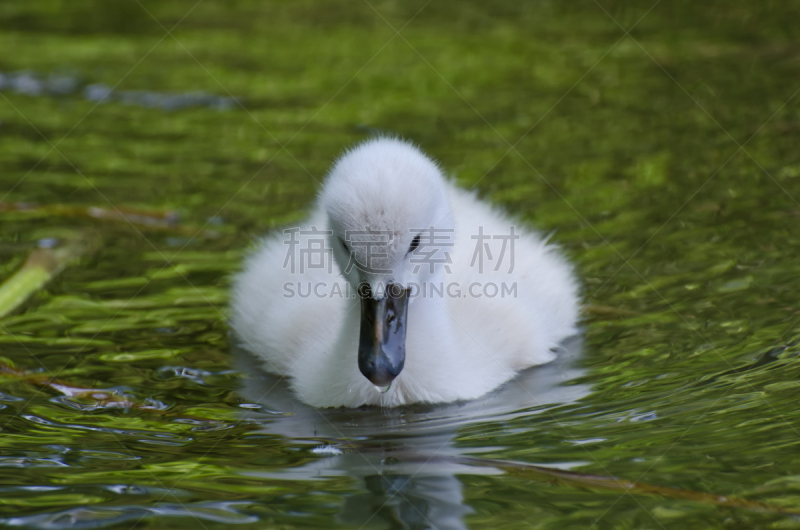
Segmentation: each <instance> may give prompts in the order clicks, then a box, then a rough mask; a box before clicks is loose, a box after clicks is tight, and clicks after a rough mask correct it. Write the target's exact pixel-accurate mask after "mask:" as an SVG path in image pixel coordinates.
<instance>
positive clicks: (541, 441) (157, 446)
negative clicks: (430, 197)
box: [0, 0, 800, 528]
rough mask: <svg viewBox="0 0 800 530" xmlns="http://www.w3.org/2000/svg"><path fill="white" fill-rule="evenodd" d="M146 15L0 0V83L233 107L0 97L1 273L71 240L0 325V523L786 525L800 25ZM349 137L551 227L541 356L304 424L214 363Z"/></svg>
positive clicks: (251, 13)
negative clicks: (66, 258)
mask: <svg viewBox="0 0 800 530" xmlns="http://www.w3.org/2000/svg"><path fill="white" fill-rule="evenodd" d="M143 5H144V7H145V8H146V9H144V8H142V7H141V6H140V5H137V4H136V3H123V4H119V3H106V2H99V1H96V2H95V1H89V0H83V1H80V2H72V3H70V4H69V6H67V5H62V4H61V3H59V2H55V1H53V2H36V3H27V2H21V1H19V2H18V1H7V2H4V3H3V6H2V7H0V13H2V16H0V21H2V22H0V24H2V25H3V31H0V49H3V50H14V53H13V54H11V53H7V54H3V55H2V57H0V71H2V72H4V73H13V72H32V73H36V75H40V76H42V77H43V78H48V79H49V77H48V76H50V75H51V74H52V75H56V76H60V77H58V78H59V79H62V80H63V79H76V80H79V82H80V83H81V84H80V86H81V87H84V86H90V85H100V86H104V87H111V88H113V89H114V90H115V91H116V93H119V94H121V93H123V92H130V93H136V94H144V93H152V94H161V95H165V94H166V95H186V94H197V93H202V94H207V95H209V96H214V97H217V98H224V100H225V101H229V100H230V101H232V102H234V106H233V107H230V108H228V109H227V111H226V112H219V110H218V109H215V108H211V107H210V106H207V105H206V106H203V105H199V106H194V107H185V106H184V107H180V108H175V109H173V110H170V111H169V112H167V111H166V110H165V109H164V108H161V107H158V106H155V108H151V107H148V106H143V105H136V104H132V105H126V104H125V102H124V101H117V100H115V101H109V102H107V103H103V104H100V105H98V104H97V101H91V100H87V99H86V98H85V97H84V95H83V92H81V91H79V90H77V89H76V91H74V92H70V91H67V90H62V92H63V93H54V92H53V91H41V93H32V92H30V91H28V92H25V91H14V90H4V91H2V92H0V191H2V194H1V195H0V196H3V198H2V199H1V200H2V202H3V203H4V205H3V206H2V207H0V219H2V225H0V279H3V280H5V279H7V278H8V277H9V276H10V275H11V274H12V273H13V272H14V271H16V270H18V268H19V267H20V266H21V265H22V263H23V262H24V260H25V258H26V256H27V255H28V253H29V252H32V251H33V250H34V249H37V248H40V247H41V248H46V247H48V246H50V247H52V246H53V245H54V244H55V245H56V246H57V244H58V242H63V241H66V240H69V239H70V238H74V237H78V238H83V239H86V240H87V241H91V242H92V244H87V246H86V249H87V250H86V252H85V254H84V256H83V257H82V258H81V259H80V260H78V261H76V262H73V263H72V264H70V266H68V267H67V268H65V270H64V271H63V272H62V273H61V274H60V275H59V276H58V278H57V279H56V280H55V281H54V282H52V283H51V284H49V286H48V287H47V288H46V289H45V290H43V291H41V292H39V293H37V294H36V295H35V296H34V297H32V299H30V300H29V301H28V302H27V303H26V304H25V306H24V307H22V308H21V309H20V310H18V311H16V312H15V313H13V314H12V315H10V316H8V317H5V318H3V319H2V320H0V344H2V351H1V352H0V356H2V359H0V360H2V361H3V363H4V366H14V367H16V370H17V371H16V372H13V373H11V372H9V371H8V370H6V371H4V372H3V373H2V374H0V416H2V417H0V429H2V436H0V491H1V492H2V495H0V497H2V503H0V521H1V522H2V524H4V525H9V526H12V525H16V526H27V527H32V528H67V527H69V528H131V527H132V526H135V525H137V524H138V525H139V526H141V527H154V528H164V527H168V528H169V527H175V528H187V527H197V528H223V527H229V526H231V525H234V524H236V525H237V526H238V527H241V528H248V527H251V528H263V527H265V526H271V525H272V526H277V525H282V526H285V527H314V528H320V527H342V528H359V527H362V526H363V527H365V528H402V527H407V528H425V527H434V526H435V527H439V528H460V527H465V526H466V527H474V528H484V527H492V528H519V527H520V526H521V525H522V524H523V523H524V524H526V525H528V526H531V527H542V528H590V527H592V526H594V527H598V528H605V527H614V528H686V527H723V526H724V527H732V528H753V527H775V528H792V527H796V526H800V520H798V518H797V517H796V516H793V515H791V514H787V513H785V512H782V511H781V510H788V511H795V512H796V511H800V497H798V484H800V464H798V458H797V454H798V444H799V443H800V442H798V440H800V417H799V416H800V415H798V412H797V392H798V382H797V381H798V375H800V357H798V352H800V343H799V342H798V341H799V340H800V333H798V323H799V322H800V313H798V310H797V303H796V299H797V296H796V293H797V292H798V290H799V289H798V287H800V286H798V280H797V273H796V262H797V258H798V256H799V255H800V240H799V239H798V234H797V229H796V228H795V227H796V225H797V223H796V219H797V217H798V213H800V203H799V202H798V200H797V199H799V198H800V181H798V177H800V154H798V151H797V148H796V146H797V145H798V134H800V127H798V123H800V108H799V107H798V104H799V103H798V97H797V96H796V95H795V91H796V90H797V89H798V88H800V81H798V79H800V76H798V69H799V68H800V62H798V55H797V45H796V43H797V37H798V30H797V29H796V26H797V25H796V23H795V21H796V19H797V15H798V13H797V12H796V7H794V6H793V5H788V4H784V5H779V4H775V5H771V4H768V5H764V6H761V5H758V6H754V5H751V3H746V2H726V3H724V4H704V5H695V4H693V3H687V2H677V3H676V2H669V3H667V2H661V3H659V4H657V5H655V6H654V7H653V4H652V3H650V2H636V3H629V2H626V3H616V2H607V3H606V2H601V3H600V4H596V3H592V2H589V3H586V4H585V5H584V4H581V5H574V6H571V7H565V6H562V5H560V4H551V3H548V2H537V3H528V4H524V5H520V4H518V3H514V2H508V3H499V4H497V3H496V4H493V6H492V7H491V8H489V7H486V6H484V5H482V4H479V3H475V4H473V3H464V2H460V3H458V4H454V3H451V2H446V1H434V2H431V3H430V4H428V5H424V2H416V3H415V2H412V3H403V4H399V3H393V2H384V3H380V4H373V5H374V8H375V9H374V10H373V9H372V8H371V7H370V5H369V4H357V3H356V4H346V5H341V4H332V3H313V4H312V3H296V2H294V3H289V4H283V3H259V2H249V1H242V2H237V3H235V4H229V3H226V4H221V3H220V4H218V3H213V2H201V3H200V4H199V5H195V4H194V3H190V2H186V3H183V2H175V3H169V4H168V5H161V4H152V5H151V4H149V3H148V4H143ZM651 7H652V10H651V11H649V12H648V9H650V8H651ZM420 10H421V11H420ZM604 10H605V11H607V13H606V12H604ZM792 10H794V11H792ZM418 11H419V14H418V15H416V17H415V18H414V19H413V20H412V21H411V22H409V20H410V19H411V18H412V17H414V15H415V13H417V12H418ZM187 13H188V15H187ZM151 14H152V17H151ZM184 15H186V17H185V18H183V17H184ZM382 17H383V18H382ZM642 17H643V18H642ZM640 18H641V21H640V22H638V24H637V25H636V26H635V28H634V29H633V30H632V31H631V33H630V35H631V36H630V37H629V36H625V33H624V31H623V30H622V29H621V28H620V26H618V25H617V24H616V22H615V20H616V21H617V22H619V24H620V25H621V26H622V27H624V28H626V29H627V28H630V27H631V26H632V25H633V24H635V23H637V21H638V20H639V19H640ZM154 19H155V20H154ZM612 19H614V20H612ZM156 20H157V21H158V22H156ZM407 22H409V23H408V25H407V26H406V27H405V28H404V29H403V30H402V34H401V35H402V37H398V36H396V34H395V32H394V30H393V29H392V28H391V27H389V24H391V25H392V26H394V28H395V29H400V28H402V27H403V26H404V25H405V24H406V23H407ZM160 24H163V26H164V27H166V28H167V29H170V30H172V28H173V26H175V29H174V31H173V35H174V36H175V38H174V39H173V38H172V37H170V36H168V35H167V34H166V33H165V30H164V29H163V28H162V26H161V25H160ZM176 39H177V40H176ZM362 67H363V69H362ZM76 82H77V81H76ZM562 96H563V97H562ZM220 101H222V100H220ZM239 104H241V105H243V107H242V106H239ZM375 131H393V132H397V133H399V134H402V135H404V136H406V137H408V138H411V139H413V140H414V141H416V142H417V143H418V144H420V145H421V146H422V147H423V148H425V149H426V150H427V151H428V152H430V153H431V154H432V155H433V156H434V157H436V158H437V159H439V160H440V161H441V163H442V164H443V166H444V167H445V168H447V170H448V171H449V172H451V173H452V174H453V175H454V177H455V178H456V179H457V180H458V181H459V182H460V183H461V184H462V185H464V186H467V187H472V186H476V189H477V191H478V192H479V193H480V194H481V196H483V197H484V198H485V199H486V200H489V201H491V202H493V203H495V204H497V205H499V206H502V207H504V208H506V209H508V210H509V211H510V212H512V213H513V214H515V215H517V216H518V217H520V218H521V220H522V221H523V222H526V223H534V224H535V225H536V226H538V227H540V228H541V229H542V230H543V231H544V232H550V231H553V230H555V234H554V236H553V237H554V239H555V240H556V241H558V242H560V243H561V244H562V245H563V246H564V247H565V250H566V252H567V253H568V254H569V255H570V256H571V258H572V259H573V260H574V261H575V263H576V264H577V267H578V271H579V275H580V277H581V279H582V282H583V285H584V298H585V301H586V304H587V311H586V318H585V320H584V329H583V333H582V336H581V337H580V340H578V341H575V342H573V343H571V344H569V345H568V349H567V350H565V352H564V353H563V354H562V356H561V358H560V360H559V362H558V364H555V365H552V366H548V367H542V368H540V369H535V370H532V371H530V372H528V373H526V374H524V377H523V378H521V379H520V380H518V381H515V382H511V383H509V384H508V385H506V386H505V387H503V388H502V389H501V390H500V391H499V393H497V394H495V395H491V396H488V397H487V398H485V399H483V400H479V401H476V402H472V403H466V404H456V405H448V406H439V407H431V406H428V407H422V406H420V407H409V408H407V409H400V410H386V411H381V410H377V409H365V410H357V411H316V410H314V409H307V408H305V407H303V406H301V405H299V404H298V403H296V402H295V401H294V400H293V399H291V395H290V394H289V393H288V392H287V391H286V389H285V382H280V381H275V380H274V378H273V379H270V376H268V375H267V374H264V373H261V372H259V371H258V369H257V367H254V366H253V365H252V360H249V359H248V358H247V356H246V355H243V354H242V353H241V352H237V351H236V349H235V348H233V347H232V346H231V345H230V343H229V339H228V329H227V326H226V324H225V322H226V303H227V287H228V283H229V278H230V275H231V274H233V272H235V271H236V270H237V268H238V266H239V263H240V260H241V256H242V252H243V251H244V250H245V249H247V248H248V246H249V244H250V242H251V241H252V239H253V238H254V237H255V236H256V235H258V234H261V233H264V232H266V231H268V230H270V229H273V228H276V227H279V226H283V225H286V224H291V223H292V222H296V221H298V220H299V219H301V218H302V216H303V212H304V211H305V209H306V208H307V207H308V205H309V204H310V203H311V201H312V200H313V198H314V196H315V193H316V191H317V190H318V188H319V182H320V181H321V180H322V178H323V176H324V172H325V170H326V169H327V167H328V166H329V164H330V161H331V160H332V158H333V157H335V156H336V154H337V153H338V152H339V151H340V150H341V149H342V148H343V147H344V146H346V145H348V144H350V143H352V142H354V141H358V140H359V139H362V138H364V137H365V136H366V135H368V134H370V133H372V132H375ZM518 139H519V140H520V141H519V143H518V144H516V147H515V149H514V150H511V149H510V146H511V145H514V143H515V142H517V140H518ZM282 146H283V147H285V149H283V148H282ZM740 146H743V147H740ZM20 203H26V204H25V205H21V204H20ZM31 203H36V204H39V205H40V206H39V207H34V206H31ZM114 207H118V208H121V209H123V213H125V215H126V216H127V217H125V216H122V215H116V214H115V213H114ZM153 211H155V212H159V214H158V215H155V214H153V213H150V212H153ZM175 212H177V214H179V215H173V213H175ZM125 219H128V220H130V221H132V223H133V224H131V223H128V222H127V221H126V220H125ZM42 242H44V243H42ZM25 374H28V375H25ZM37 374H38V375H40V376H41V377H37ZM48 376H53V377H56V378H57V380H56V381H55V382H53V383H51V384H49V386H48V385H47V384H46V381H48ZM465 457H473V458H479V459H482V460H466V459H465ZM498 460H499V461H502V462H526V463H530V464H536V465H539V466H547V468H548V469H552V470H555V471H554V473H555V472H556V471H557V472H562V471H563V472H572V473H574V474H573V475H569V474H566V475H551V476H547V475H544V474H543V472H541V471H535V470H530V469H529V470H519V469H516V470H515V469H510V468H508V467H503V466H502V465H499V464H496V461H498ZM493 462H494V463H493ZM589 476H600V477H618V478H619V479H620V480H627V481H638V482H639V483H640V484H645V485H649V486H652V488H651V489H648V490H647V491H645V488H644V487H641V488H640V489H633V490H631V491H629V492H628V493H625V492H624V491H621V490H620V489H614V487H613V484H612V482H613V481H606V482H603V481H602V480H599V479H597V480H595V479H590V478H587V477H589ZM657 487H660V488H662V489H658V488H657ZM675 490H681V491H683V492H689V493H687V495H684V496H680V495H679V494H677V493H676V492H675ZM702 494H711V495H710V496H706V497H704V496H702ZM721 497H725V498H726V499H740V500H742V499H743V500H747V501H752V502H753V503H755V502H761V503H766V504H767V505H769V507H768V508H767V509H764V508H763V507H762V508H761V509H757V508H756V507H755V506H756V505H755V504H750V505H742V504H740V505H738V506H736V505H732V504H730V503H729V504H727V505H721V506H720V505H719V504H718V503H716V504H715V502H714V499H716V500H718V499H719V498H721Z"/></svg>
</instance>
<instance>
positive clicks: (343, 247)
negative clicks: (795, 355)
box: [320, 138, 455, 387]
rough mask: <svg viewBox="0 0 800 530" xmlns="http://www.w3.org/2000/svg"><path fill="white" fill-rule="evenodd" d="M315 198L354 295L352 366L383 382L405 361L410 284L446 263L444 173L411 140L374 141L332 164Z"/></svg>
mask: <svg viewBox="0 0 800 530" xmlns="http://www.w3.org/2000/svg"><path fill="white" fill-rule="evenodd" d="M320 200H321V205H322V207H323V209H324V210H325V212H326V213H327V215H328V221H329V227H330V229H331V230H332V234H331V236H330V237H331V241H330V244H331V247H332V248H333V254H334V257H335V259H336V262H337V264H338V265H339V268H340V270H341V271H342V273H343V274H344V276H345V277H346V278H347V280H348V281H349V282H350V284H351V285H352V287H353V290H354V292H358V294H359V295H360V296H361V333H360V339H359V348H358V365H359V368H360V370H361V373H363V374H364V376H365V377H366V378H367V379H369V380H370V381H372V383H373V384H375V385H376V386H381V387H383V386H387V385H389V384H390V383H391V382H392V380H394V378H395V377H397V375H398V374H399V373H400V371H401V370H402V369H403V364H404V362H405V335H406V318H407V314H408V311H410V310H413V308H410V307H409V301H410V295H411V294H412V289H416V290H419V289H420V288H422V287H424V286H425V285H426V284H427V283H428V282H434V281H438V280H437V278H439V277H441V275H442V274H443V271H444V270H446V266H447V265H449V261H448V260H449V255H450V252H451V251H452V246H453V243H454V242H455V234H454V232H453V221H452V215H451V213H450V205H449V204H448V200H447V189H446V186H445V180H444V177H443V175H442V172H441V170H440V169H439V167H438V166H437V165H436V164H435V163H434V162H433V161H432V160H431V159H430V158H428V157H426V156H425V155H424V154H422V152H420V151H419V150H418V149H417V148H416V147H414V146H413V145H411V144H409V143H406V142H404V141H401V140H397V139H391V138H378V139H374V140H369V141H367V142H364V143H362V144H360V145H358V146H357V147H355V148H354V149H352V150H350V151H348V152H346V153H345V154H344V155H343V156H342V157H341V158H339V159H338V160H337V161H336V163H335V164H334V165H333V167H332V168H331V170H330V173H329V174H328V177H327V180H326V182H325V185H324V187H323V190H322V194H321V197H320Z"/></svg>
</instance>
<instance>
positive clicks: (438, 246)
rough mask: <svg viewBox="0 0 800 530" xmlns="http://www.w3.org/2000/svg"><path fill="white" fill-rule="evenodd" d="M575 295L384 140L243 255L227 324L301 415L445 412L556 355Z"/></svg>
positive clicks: (499, 224) (496, 225)
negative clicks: (284, 387)
mask: <svg viewBox="0 0 800 530" xmlns="http://www.w3.org/2000/svg"><path fill="white" fill-rule="evenodd" d="M577 291H578V289H577V284H576V281H575V278H574V276H573V273H572V269H571V267H570V266H569V264H568V263H567V262H566V261H565V260H564V258H563V257H562V256H561V255H560V254H559V253H558V251H557V250H556V249H555V248H554V247H553V246H552V245H548V244H547V243H546V242H545V241H544V240H543V239H542V238H540V237H539V236H538V235H537V234H535V233H534V232H533V231H530V230H526V229H525V228H524V227H520V226H517V225H516V224H515V223H514V222H513V221H512V220H510V219H508V218H507V217H505V216H504V215H502V214H501V213H498V212H497V211H495V210H494V209H492V208H491V207H490V206H488V205H486V204H484V203H482V202H480V201H478V200H477V199H476V198H475V197H474V195H472V194H470V193H467V192H465V191H463V190H460V189H458V188H457V187H455V186H454V185H453V184H451V183H450V182H448V181H447V180H445V178H444V176H443V174H442V171H441V170H440V169H439V167H438V166H437V165H436V164H435V163H434V162H433V161H432V160H431V159H429V158H428V157H426V156H425V155H424V154H422V153H421V152H420V151H419V150H418V149H417V148H416V147H414V146H413V145H411V144H410V143H407V142H404V141H402V140H397V139H392V138H378V139H373V140H369V141H366V142H364V143H362V144H360V145H358V146H356V147H355V148H353V149H351V150H349V151H347V152H346V153H345V154H344V155H342V156H341V158H339V159H338V160H337V161H336V163H335V164H334V166H333V168H332V169H331V170H330V173H329V175H328V176H327V179H326V181H325V184H324V187H323V189H322V192H321V194H320V196H319V200H318V201H317V204H316V207H315V208H314V210H313V212H312V213H311V216H310V219H309V220H308V221H307V222H305V223H304V225H303V227H302V228H301V229H299V230H298V229H289V230H285V231H284V232H283V233H281V234H277V235H273V236H268V237H266V238H265V239H264V240H263V241H262V243H261V245H260V247H259V248H258V250H257V251H256V252H255V253H253V254H252V255H251V256H250V257H249V258H248V259H247V261H246V263H245V266H244V270H243V271H242V272H241V273H239V274H238V275H237V276H236V278H235V281H234V286H233V293H232V306H231V310H232V317H231V323H232V326H233V329H234V331H235V333H236V336H237V337H238V338H239V340H240V341H241V345H242V346H243V347H245V348H246V349H248V350H250V351H252V352H253V353H254V354H256V355H258V356H259V357H261V358H262V359H263V361H264V364H265V367H266V368H267V370H269V371H271V372H274V373H276V374H279V375H283V376H286V377H287V378H289V379H290V381H291V384H292V387H293V389H294V390H295V392H296V393H297V395H298V396H299V397H300V399H302V400H303V401H305V402H306V403H309V404H311V405H314V406H318V407H337V406H346V407H357V406H360V405H364V404H370V405H382V406H386V407H393V406H397V405H405V404H408V403H419V402H424V403H444V402H451V401H456V400H466V399H473V398H476V397H478V396H481V395H483V394H485V393H486V392H489V391H490V390H492V389H494V388H497V386H499V385H500V384H501V383H503V382H505V381H507V380H508V379H510V378H512V377H513V376H514V375H515V373H516V372H517V371H519V370H522V369H524V368H528V367H530V366H533V365H537V364H541V363H546V362H548V361H551V360H552V359H554V357H555V355H554V354H553V352H552V351H551V348H553V347H554V346H556V345H557V344H558V343H559V341H561V340H562V339H564V338H565V337H567V336H569V335H571V334H573V333H574V332H575V326H576V320H577V314H578V295H577Z"/></svg>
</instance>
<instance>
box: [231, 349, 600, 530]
mask: <svg viewBox="0 0 800 530" xmlns="http://www.w3.org/2000/svg"><path fill="white" fill-rule="evenodd" d="M581 345H582V344H581V339H580V338H578V337H576V338H573V339H571V340H570V341H569V342H568V343H567V344H565V346H564V348H563V351H561V352H559V357H558V359H557V360H556V361H554V362H552V363H550V364H548V365H545V366H540V367H534V368H532V369H529V370H527V371H525V372H524V373H522V374H521V375H520V376H519V377H517V378H516V379H514V380H512V381H510V382H508V383H507V384H505V385H504V386H503V387H501V388H500V389H498V390H496V391H495V392H493V393H491V394H489V395H487V396H485V397H484V398H482V399H478V400H475V401H470V402H464V403H455V404H448V405H438V406H431V405H427V406H422V405H414V406H407V407H401V408H396V409H379V408H376V407H362V408H360V409H314V408H312V407H309V406H307V405H304V404H302V403H300V402H299V401H297V400H296V399H295V398H294V396H293V395H292V393H291V390H290V389H289V386H288V383H287V381H285V380H283V379H281V378H279V377H277V376H274V375H271V374H267V373H265V372H264V371H263V370H261V369H260V366H259V363H258V360H257V359H255V358H254V357H252V356H251V355H250V354H249V353H247V352H245V351H243V350H239V351H236V362H237V368H238V369H239V370H240V371H241V372H242V373H244V374H247V377H246V378H245V379H243V383H242V385H243V386H242V389H241V393H242V395H243V397H244V398H245V399H247V400H249V401H251V402H252V403H257V404H260V405H262V407H263V408H264V409H267V410H269V411H280V412H282V413H283V414H277V415H276V414H275V413H274V412H273V413H271V414H269V415H267V414H265V413H260V412H253V411H248V412H247V413H246V415H245V417H246V418H248V419H256V420H261V421H264V422H265V425H266V427H265V430H266V431H267V432H268V433H271V434H280V435H282V436H285V437H286V438H288V440H287V444H291V445H297V444H300V445H306V446H307V447H308V450H309V452H312V453H313V454H316V455H318V458H315V459H312V460H311V461H310V462H308V463H306V464H304V465H301V466H297V467H290V468H284V469H281V470H279V471H274V470H271V471H264V472H261V471H258V472H248V473H247V474H248V475H249V476H254V477H261V478H270V479H282V480H293V481H294V480H319V479H321V478H326V477H342V476H348V477H351V478H353V479H355V480H356V481H357V484H358V485H359V486H358V487H359V488H360V489H361V490H362V491H361V493H358V494H355V495H351V496H349V497H347V498H346V499H345V501H344V503H343V505H342V506H341V507H340V510H339V513H338V520H339V521H340V522H342V523H345V524H352V525H359V526H361V525H366V526H370V527H374V526H380V527H382V526H388V527H392V528H395V527H396V528H431V527H435V528H442V529H450V528H466V525H465V523H464V516H465V515H466V514H469V513H471V512H472V509H471V508H470V507H469V506H468V505H466V504H465V503H464V499H463V495H462V484H461V481H460V480H459V478H458V475H475V474H501V473H502V472H501V471H500V470H498V469H496V468H491V467H476V466H468V465H465V464H463V463H459V462H457V461H456V458H455V457H459V456H464V455H466V454H468V453H470V452H471V453H473V454H474V453H475V449H474V448H469V447H464V446H463V444H459V443H457V442H458V434H459V432H460V431H461V430H463V429H464V428H465V427H474V426H476V425H479V424H481V423H485V422H498V421H508V420H510V419H513V418H518V417H521V416H531V415H534V414H540V413H542V412H546V411H547V410H548V409H549V408H551V407H552V406H555V405H559V404H564V403H568V402H572V401H575V400H577V399H580V398H582V397H584V396H586V395H587V394H588V393H589V387H588V386H587V385H570V386H563V385H562V383H564V382H567V381H569V380H572V379H574V378H576V377H578V376H580V375H582V370H580V369H578V368H577V367H576V365H577V362H576V361H577V360H578V358H579V355H580V352H581ZM262 410H263V409H262ZM483 449H484V450H487V449H495V448H494V447H491V443H486V442H484V444H483Z"/></svg>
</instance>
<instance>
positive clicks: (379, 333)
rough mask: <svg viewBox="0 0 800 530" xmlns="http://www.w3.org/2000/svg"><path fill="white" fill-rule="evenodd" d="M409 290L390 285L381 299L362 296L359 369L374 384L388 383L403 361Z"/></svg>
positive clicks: (398, 372) (404, 358)
mask: <svg viewBox="0 0 800 530" xmlns="http://www.w3.org/2000/svg"><path fill="white" fill-rule="evenodd" d="M409 291H410V289H401V288H400V286H398V285H393V284H389V285H387V286H386V290H385V296H384V297H383V298H382V299H380V300H376V299H374V298H372V297H370V296H363V297H362V298H361V335H360V338H359V343H358V368H359V369H360V370H361V373H362V374H364V377H366V378H367V379H369V380H370V381H372V384H374V385H375V386H380V387H385V386H387V385H389V384H390V383H391V382H392V381H393V380H394V378H395V377H397V376H398V375H399V374H400V371H401V370H402V369H403V364H404V363H405V361H406V312H407V311H408V294H409Z"/></svg>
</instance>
